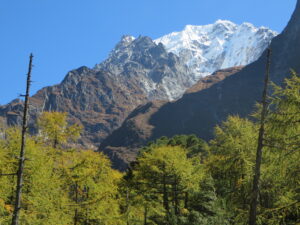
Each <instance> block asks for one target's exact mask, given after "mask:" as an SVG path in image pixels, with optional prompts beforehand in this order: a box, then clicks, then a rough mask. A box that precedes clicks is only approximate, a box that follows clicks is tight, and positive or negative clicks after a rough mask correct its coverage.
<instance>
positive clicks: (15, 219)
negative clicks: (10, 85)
mask: <svg viewBox="0 0 300 225" xmlns="http://www.w3.org/2000/svg"><path fill="white" fill-rule="evenodd" d="M32 59H33V55H32V54H30V57H29V68H28V74H27V84H26V94H25V104H24V113H23V125H22V143H21V150H20V158H19V168H18V172H17V187H16V201H15V205H14V207H15V208H14V212H13V217H12V222H11V224H12V225H18V224H19V214H20V209H21V195H22V186H23V173H24V163H25V142H26V131H27V114H28V104H29V91H30V84H31V70H32Z"/></svg>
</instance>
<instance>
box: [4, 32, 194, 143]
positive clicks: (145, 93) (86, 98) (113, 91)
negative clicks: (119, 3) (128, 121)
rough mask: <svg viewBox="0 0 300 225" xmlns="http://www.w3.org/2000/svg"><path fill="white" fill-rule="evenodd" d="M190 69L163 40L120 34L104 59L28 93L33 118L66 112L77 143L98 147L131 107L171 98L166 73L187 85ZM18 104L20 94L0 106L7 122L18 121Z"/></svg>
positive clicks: (15, 123)
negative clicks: (78, 128) (77, 131)
mask: <svg viewBox="0 0 300 225" xmlns="http://www.w3.org/2000/svg"><path fill="white" fill-rule="evenodd" d="M189 73H190V70H189V68H188V67H187V66H186V65H185V64H184V63H183V62H182V61H181V60H180V58H179V57H178V56H176V55H174V54H173V53H168V52H167V51H166V50H165V48H164V47H163V46H162V45H161V44H159V45H157V44H155V43H154V42H153V41H152V40H151V39H150V38H148V37H139V38H137V39H135V40H131V39H130V38H129V37H124V38H123V39H122V40H121V42H120V43H119V44H118V45H117V46H116V48H115V49H114V50H113V51H112V53H111V55H110V57H109V58H108V59H107V60H106V61H105V62H103V63H102V64H100V65H98V66H96V67H95V68H94V69H90V68H87V67H81V68H79V69H77V70H73V71H71V72H69V73H68V74H67V75H66V77H65V79H64V80H63V81H62V82H61V83H60V84H58V85H55V86H51V87H46V88H43V89H42V90H40V91H38V92H37V93H36V94H35V95H34V96H32V98H31V99H30V102H31V106H30V114H31V124H33V123H34V120H35V118H36V117H37V116H38V115H39V114H40V113H41V112H42V111H61V112H68V113H69V116H70V120H71V121H73V122H77V123H79V124H82V125H83V127H84V132H83V134H82V138H81V139H80V143H81V144H82V145H84V146H85V147H88V148H96V146H99V144H100V142H101V141H102V140H103V138H105V137H106V136H107V135H108V134H110V133H111V132H112V131H113V130H114V129H116V128H118V127H119V126H120V125H121V123H122V122H123V120H124V119H125V118H126V117H127V116H128V114H129V113H130V112H131V111H132V110H133V109H134V108H135V107H137V106H138V105H140V104H145V103H146V102H147V101H150V100H155V99H165V100H167V99H169V92H170V91H171V90H166V88H165V86H164V85H163V84H164V82H165V81H166V80H168V79H169V78H172V79H174V80H175V81H178V82H180V84H181V87H182V86H183V87H186V88H187V87H189V86H191V83H189V80H188V77H189ZM150 81H153V82H150ZM151 85H155V86H151ZM175 86H176V84H174V88H175ZM150 89H151V91H149V90H150ZM22 108H23V106H22V102H21V101H20V100H15V101H12V102H11V103H10V104H8V105H5V106H0V117H2V120H3V119H4V120H5V121H6V123H7V124H9V125H19V124H21V118H22V117H21V113H22ZM31 130H32V131H34V127H33V125H32V126H31Z"/></svg>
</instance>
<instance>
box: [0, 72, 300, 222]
mask: <svg viewBox="0 0 300 225" xmlns="http://www.w3.org/2000/svg"><path fill="white" fill-rule="evenodd" d="M270 87H271V88H272V93H273V94H272V95H271V96H269V97H268V99H267V101H268V103H269V104H268V107H267V113H266V118H265V120H264V133H265V135H264V139H263V151H262V161H261V167H260V169H261V176H260V182H259V184H260V185H259V195H258V205H257V224H260V225H263V224H268V225H281V224H282V225H283V224H286V225H292V224H300V163H299V159H300V149H299V146H300V135H299V134H300V77H299V76H298V75H297V74H296V73H294V72H293V73H292V74H291V76H290V77H289V78H288V79H286V80H285V84H284V85H283V87H279V86H276V85H274V84H272V85H271V86H270ZM261 110H262V105H261V104H257V106H256V111H255V112H253V115H250V116H249V118H248V119H245V118H240V117H238V116H234V115H233V116H230V117H228V119H227V120H226V121H224V122H223V123H222V124H220V125H219V126H217V127H215V133H214V138H213V139H212V140H211V141H209V142H208V143H206V142H205V141H203V140H201V139H199V138H198V137H196V136H195V135H178V136H174V137H172V138H168V137H161V138H160V139H158V140H156V141H154V142H151V143H149V144H148V145H147V146H144V147H143V148H142V149H141V150H140V154H139V156H138V157H137V159H136V161H135V162H134V163H132V164H131V165H130V166H129V169H128V170H127V171H126V172H124V173H121V172H119V171H115V170H113V169H112V168H111V163H110V161H109V160H108V158H107V157H106V156H104V155H103V154H101V153H98V152H93V151H89V150H79V149H77V148H75V147H72V146H73V145H72V142H75V141H76V139H77V138H78V137H79V135H80V130H81V127H80V126H78V125H76V124H73V125H71V124H69V123H68V122H67V121H68V119H67V114H66V113H60V112H44V113H43V114H42V115H41V116H40V117H39V119H38V120H37V124H36V127H37V128H38V132H37V133H36V135H29V134H27V138H26V161H25V169H24V186H23V194H22V205H21V206H22V208H21V211H20V224H22V225H26V224H30V225H33V224H34V225H39V224H40V225H47V224H49V225H54V224H55V225H66V224H103V225H118V224H120V225H121V224H124V225H125V224H126V225H139V224H141V225H151V224H159V225H199V224H205V225H223V224H224V225H226V224H248V218H249V216H248V215H249V208H250V203H251V193H252V184H253V177H254V167H255V164H256V150H257V145H258V141H257V140H258V135H259V129H260V124H261V119H260V116H259V115H260V113H261ZM0 134H1V139H0V224H3V225H5V224H10V223H11V217H12V213H13V210H14V202H15V192H16V190H15V189H16V176H15V175H16V171H17V168H18V155H19V151H20V143H21V132H20V128H19V127H10V128H7V127H2V128H1V132H0Z"/></svg>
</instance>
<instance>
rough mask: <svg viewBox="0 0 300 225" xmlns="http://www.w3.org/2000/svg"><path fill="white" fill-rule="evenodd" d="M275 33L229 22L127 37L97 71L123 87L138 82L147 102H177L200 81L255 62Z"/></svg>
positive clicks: (124, 37)
mask: <svg viewBox="0 0 300 225" xmlns="http://www.w3.org/2000/svg"><path fill="white" fill-rule="evenodd" d="M276 35H277V33H276V32H274V31H272V30H270V29H268V28H265V27H260V28H257V27H255V26H254V25H252V24H250V23H243V24H241V25H237V24H235V23H233V22H230V21H228V20H218V21H216V22H215V23H214V24H209V25H204V26H193V25H186V26H185V28H184V30H183V31H180V32H173V33H171V34H168V35H166V36H163V37H161V38H159V39H157V40H155V41H153V40H152V39H151V38H150V37H146V36H139V37H137V38H135V37H133V36H130V35H124V36H123V37H122V38H121V40H120V42H119V43H117V45H116V46H115V48H114V49H113V50H112V51H111V52H110V54H109V57H108V58H107V59H106V60H105V61H103V62H102V63H100V64H97V65H96V66H95V67H94V69H95V70H104V71H108V72H109V73H110V74H111V76H113V77H114V82H119V83H120V85H123V86H124V85H127V86H130V85H131V84H132V83H135V82H136V86H137V87H139V88H141V90H142V92H143V93H144V94H145V95H146V96H147V97H148V98H149V100H158V99H159V100H166V99H167V100H175V99H178V98H180V97H181V96H182V95H183V94H184V92H185V91H186V90H187V89H188V88H190V87H191V86H192V85H194V84H195V83H196V82H198V81H199V79H200V78H201V77H204V76H207V75H210V74H212V73H214V72H215V71H217V70H220V69H225V68H229V67H234V66H242V65H247V64H249V63H251V62H253V61H255V60H256V59H258V57H259V56H260V55H261V54H262V52H263V51H264V50H265V48H266V47H267V46H268V45H269V43H270V41H271V40H272V38H273V37H274V36H276Z"/></svg>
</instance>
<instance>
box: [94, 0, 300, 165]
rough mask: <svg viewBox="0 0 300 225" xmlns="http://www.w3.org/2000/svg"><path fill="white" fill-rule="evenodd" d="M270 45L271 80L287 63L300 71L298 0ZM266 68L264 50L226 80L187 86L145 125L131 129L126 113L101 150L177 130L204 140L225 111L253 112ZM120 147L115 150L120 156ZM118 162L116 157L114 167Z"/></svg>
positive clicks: (131, 147)
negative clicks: (256, 58) (255, 59)
mask: <svg viewBox="0 0 300 225" xmlns="http://www.w3.org/2000/svg"><path fill="white" fill-rule="evenodd" d="M270 47H271V49H272V52H273V53H272V65H271V79H272V81H273V82H275V83H277V84H281V83H282V81H283V79H284V78H285V77H287V76H289V70H290V69H291V68H293V69H294V70H296V71H298V72H300V61H299V58H300V0H298V2H297V6H296V9H295V12H294V14H293V16H292V18H291V20H290V22H289V23H288V25H287V27H286V28H285V30H284V31H283V32H282V34H280V35H279V36H277V37H276V38H274V39H273V41H272V43H271V46H270ZM265 67H266V52H264V53H263V55H262V56H261V57H260V58H259V59H258V60H257V61H256V62H254V63H252V64H250V65H248V66H246V67H245V68H244V69H242V70H241V71H239V72H237V71H235V73H234V74H233V75H231V76H227V77H225V79H224V80H222V81H220V82H217V83H215V84H212V85H210V86H209V87H208V88H206V89H201V88H200V90H197V89H195V90H192V91H191V90H190V91H188V92H187V94H185V95H184V96H183V97H182V98H181V99H179V100H177V101H175V102H171V103H166V104H163V105H162V106H161V107H159V108H158V109H156V110H153V113H150V114H149V115H147V119H144V120H145V121H147V124H144V125H143V126H136V127H137V128H135V127H134V126H133V129H135V130H132V129H131V128H130V129H128V128H127V127H128V123H129V122H131V121H135V120H136V119H135V117H131V118H128V119H126V120H125V122H124V124H123V126H122V127H121V128H120V129H118V130H116V131H115V132H114V133H113V134H112V135H111V136H109V137H108V138H107V139H106V140H104V141H103V144H102V145H101V146H100V149H104V150H105V151H107V149H109V148H111V149H112V148H114V151H115V152H116V151H118V149H116V147H117V148H119V149H120V151H124V149H125V147H126V149H127V150H126V151H127V154H129V151H131V152H132V154H136V152H137V148H138V147H139V146H140V145H141V144H144V143H146V142H147V141H150V140H153V139H156V138H158V137H160V136H173V135H175V134H197V135H198V136H199V137H201V138H204V139H206V140H208V139H210V138H211V137H212V135H213V128H214V127H215V125H216V124H219V123H220V122H221V121H223V120H225V119H226V118H227V117H228V116H229V115H240V116H242V117H246V116H247V115H249V114H250V113H251V112H252V110H253V109H254V108H253V106H254V104H255V102H257V101H259V100H260V98H261V93H262V88H263V81H264V74H265ZM198 85H199V86H201V85H203V84H198ZM139 115H140V114H138V115H137V116H136V117H138V116H139ZM148 127H151V132H150V133H151V134H150V135H148V136H146V137H140V136H141V135H140V136H138V137H137V139H136V140H131V141H130V142H127V141H125V140H128V139H129V135H128V134H132V133H139V134H142V133H147V132H148V133H149V131H148ZM116 134H118V135H117V136H118V138H117V139H116V138H115V137H116ZM122 143H123V144H122ZM107 146H110V147H107ZM120 151H119V152H118V153H115V154H114V155H117V154H118V155H121V153H120ZM126 160H127V159H124V161H126ZM119 161H120V160H119ZM117 163H118V161H116V164H115V165H116V167H118V164H117Z"/></svg>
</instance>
